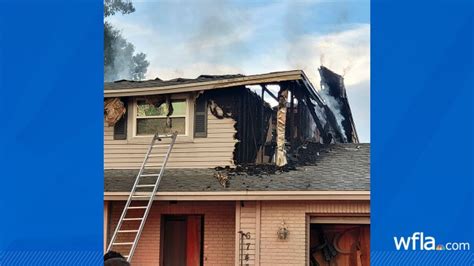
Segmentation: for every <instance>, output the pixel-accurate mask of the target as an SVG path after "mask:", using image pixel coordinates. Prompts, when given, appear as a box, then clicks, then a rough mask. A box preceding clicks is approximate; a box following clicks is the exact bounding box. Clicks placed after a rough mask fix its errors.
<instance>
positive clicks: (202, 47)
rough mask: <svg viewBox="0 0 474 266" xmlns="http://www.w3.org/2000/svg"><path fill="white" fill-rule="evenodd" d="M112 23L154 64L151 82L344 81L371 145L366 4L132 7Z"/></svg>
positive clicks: (204, 2)
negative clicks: (288, 75) (297, 74)
mask: <svg viewBox="0 0 474 266" xmlns="http://www.w3.org/2000/svg"><path fill="white" fill-rule="evenodd" d="M132 2H133V4H134V6H135V9H136V11H135V12H134V13H131V14H127V15H121V14H118V15H115V16H112V17H108V18H107V21H109V22H111V24H112V25H114V27H116V28H117V29H119V30H120V31H121V32H122V35H123V36H124V37H125V38H126V39H127V40H128V41H130V42H131V43H133V44H134V45H135V49H136V51H137V52H143V53H145V54H146V55H147V59H148V61H149V62H150V66H149V67H148V72H147V75H146V78H147V79H153V78H156V77H159V78H161V79H164V80H166V79H172V78H177V77H185V78H195V77H197V76H199V75H201V74H216V75H218V74H237V73H240V74H245V75H250V74H260V73H267V72H273V71H284V70H292V69H302V70H303V71H304V72H305V73H306V75H307V76H308V77H309V79H310V80H311V82H312V83H313V85H315V87H317V88H319V87H320V86H319V84H320V78H319V74H318V72H317V69H318V67H319V66H320V65H321V64H322V65H324V66H326V67H328V68H330V69H331V70H333V71H335V72H336V73H338V74H341V75H343V76H344V81H345V85H346V89H347V94H348V98H349V103H350V105H351V109H352V113H353V116H354V120H355V124H356V129H357V132H358V134H359V139H360V141H361V142H370V2H369V0H349V1H347V0H324V1H321V0H320V1H318V0H314V1H311V0H296V1H290V0H288V1H285V0H280V1H268V0H267V1H256V0H252V1H226V0H221V1H208V0H194V1H193V0H183V1H179V0H178V1H171V0H167V1H133V0H132Z"/></svg>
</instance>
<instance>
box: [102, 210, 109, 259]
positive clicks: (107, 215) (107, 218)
mask: <svg viewBox="0 0 474 266" xmlns="http://www.w3.org/2000/svg"><path fill="white" fill-rule="evenodd" d="M108 225H109V202H108V201H104V229H103V230H104V232H103V233H104V254H105V252H106V251H107V235H108V227H109V226H108Z"/></svg>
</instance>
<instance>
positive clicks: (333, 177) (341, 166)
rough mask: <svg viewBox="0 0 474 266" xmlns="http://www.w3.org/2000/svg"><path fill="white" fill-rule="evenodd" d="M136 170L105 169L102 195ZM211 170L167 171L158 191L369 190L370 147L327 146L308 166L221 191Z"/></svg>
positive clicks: (246, 179) (122, 188) (236, 181)
mask: <svg viewBox="0 0 474 266" xmlns="http://www.w3.org/2000/svg"><path fill="white" fill-rule="evenodd" d="M137 173H138V170H137V169H129V170H127V169H126V170H105V172H104V189H105V192H129V191H131V189H132V186H133V182H134V181H135V177H136V175H137ZM214 173H216V170H214V169H167V170H166V171H165V174H164V176H163V179H162V181H161V183H160V187H159V189H158V191H159V192H204V191H207V192H225V191H370V144H360V143H358V144H353V143H345V144H330V145H326V146H325V148H323V149H321V150H320V151H319V158H318V159H317V160H316V162H315V163H314V164H312V165H306V166H300V167H298V168H297V169H296V170H291V171H289V172H282V173H279V174H262V175H253V176H250V175H246V174H244V173H241V174H238V175H234V176H231V177H230V178H229V182H228V186H227V187H226V188H224V187H223V186H222V185H221V184H220V183H219V181H218V180H217V179H216V178H215V177H214Z"/></svg>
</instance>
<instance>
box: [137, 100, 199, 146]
mask: <svg viewBox="0 0 474 266" xmlns="http://www.w3.org/2000/svg"><path fill="white" fill-rule="evenodd" d="M143 99H144V97H137V98H134V99H133V101H132V112H131V114H132V121H131V122H132V123H131V125H133V127H132V137H133V138H135V139H143V138H150V137H152V136H153V135H137V126H138V123H137V120H138V119H149V118H166V116H147V117H146V118H139V117H138V113H137V108H138V103H137V102H138V101H139V100H143ZM171 100H185V102H186V111H185V115H176V116H175V115H172V116H171V117H172V118H173V117H184V119H185V122H184V123H185V125H184V131H185V133H184V134H178V136H181V137H190V136H192V134H191V132H190V129H191V128H192V121H191V120H192V119H191V118H192V112H193V110H192V109H193V108H192V106H193V105H192V100H191V97H189V96H188V95H173V96H171Z"/></svg>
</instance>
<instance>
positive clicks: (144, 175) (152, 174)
mask: <svg viewBox="0 0 474 266" xmlns="http://www.w3.org/2000/svg"><path fill="white" fill-rule="evenodd" d="M159 175H160V174H144V175H140V176H141V177H146V176H159Z"/></svg>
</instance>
